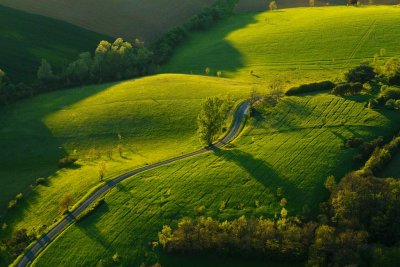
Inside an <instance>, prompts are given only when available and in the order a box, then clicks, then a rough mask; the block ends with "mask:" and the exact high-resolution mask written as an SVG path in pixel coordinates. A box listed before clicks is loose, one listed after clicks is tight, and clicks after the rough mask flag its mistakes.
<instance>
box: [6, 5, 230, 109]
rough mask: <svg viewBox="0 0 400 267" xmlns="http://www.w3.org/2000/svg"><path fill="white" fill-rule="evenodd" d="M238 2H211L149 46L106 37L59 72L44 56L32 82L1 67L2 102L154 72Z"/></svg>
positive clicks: (137, 41)
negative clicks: (20, 79)
mask: <svg viewBox="0 0 400 267" xmlns="http://www.w3.org/2000/svg"><path fill="white" fill-rule="evenodd" d="M236 3H237V0H217V1H216V2H215V3H214V4H213V5H212V6H210V7H206V8H204V9H203V10H202V11H201V12H200V13H199V14H197V15H195V16H192V17H191V18H190V19H189V21H188V22H186V23H185V24H184V25H183V26H181V27H176V28H173V29H171V30H170V31H169V32H167V33H166V34H165V35H164V36H162V37H161V38H160V39H159V40H158V41H157V42H155V43H154V44H152V45H150V46H146V45H145V44H144V43H143V42H142V41H141V40H139V39H136V40H135V41H134V42H132V43H131V42H127V41H124V40H123V39H122V38H117V39H116V40H115V41H114V42H108V41H104V40H103V41H101V42H100V43H99V45H98V46H97V48H96V49H95V51H94V53H90V52H84V53H81V54H80V55H79V57H78V58H77V59H76V60H75V61H73V62H71V63H70V64H68V65H67V66H65V68H64V69H63V70H61V71H60V72H59V73H55V71H54V70H53V68H52V66H51V64H50V63H49V62H48V61H47V60H46V59H42V61H41V63H40V66H39V68H38V70H37V80H36V81H34V82H33V83H31V84H29V85H27V84H23V83H17V84H15V83H13V82H12V81H10V80H9V78H8V77H7V75H6V73H4V71H2V70H0V106H5V105H8V104H10V103H13V102H15V101H17V100H20V99H24V98H29V97H32V96H33V95H36V94H39V93H42V92H47V91H51V90H56V89H60V88H68V87H72V86H80V85H88V84H95V83H104V82H112V81H119V80H124V79H130V78H135V77H141V76H146V75H149V74H153V73H155V72H156V70H157V68H158V66H159V65H160V64H163V63H165V62H167V61H168V60H169V58H170V57H171V56H172V54H173V52H174V49H175V48H176V47H178V46H179V45H180V44H181V43H182V42H183V41H184V40H185V39H186V38H187V35H188V33H190V32H193V31H201V30H206V29H209V28H210V27H212V26H213V25H215V24H216V23H217V22H219V21H220V20H222V19H225V18H227V17H228V16H230V15H232V13H233V10H234V7H235V4H236Z"/></svg>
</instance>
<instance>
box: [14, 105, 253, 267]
mask: <svg viewBox="0 0 400 267" xmlns="http://www.w3.org/2000/svg"><path fill="white" fill-rule="evenodd" d="M248 112H249V102H248V101H246V102H243V103H242V104H240V105H239V107H238V108H237V109H236V112H235V115H234V121H233V123H232V127H231V129H230V131H229V133H228V134H227V135H226V136H225V137H224V138H223V139H222V140H220V141H219V142H217V143H216V144H214V145H213V146H211V147H207V148H203V149H201V150H198V151H195V152H192V153H189V154H186V155H182V156H179V157H175V158H171V159H168V160H164V161H161V162H158V163H154V164H151V165H148V166H145V167H142V168H139V169H136V170H134V171H131V172H128V173H125V174H123V175H121V176H118V177H116V178H114V179H113V180H111V181H109V182H108V183H107V184H105V185H104V186H102V187H101V188H99V189H98V190H97V191H96V192H95V193H93V194H92V195H91V196H90V197H89V198H88V199H86V200H85V201H84V202H83V203H82V204H81V205H80V206H79V207H78V208H77V209H76V210H74V211H73V212H72V213H70V214H69V215H68V216H67V217H66V218H64V219H63V220H62V221H60V222H59V223H58V224H57V225H56V226H55V227H54V228H52V229H51V230H50V231H49V232H48V233H47V234H45V235H44V236H42V237H41V238H40V239H39V240H38V241H37V242H36V243H35V244H34V245H33V247H32V248H31V249H29V251H27V252H26V253H25V255H24V256H23V257H22V258H21V260H20V261H19V262H18V264H17V266H18V267H22V266H28V264H29V263H30V262H31V261H32V260H33V259H35V257H37V256H38V255H39V253H40V251H41V250H42V249H43V248H44V247H45V246H46V245H48V244H49V243H50V242H51V241H52V240H54V239H55V238H56V237H57V236H58V235H59V234H60V233H61V232H62V231H63V229H64V228H65V227H66V226H68V225H69V224H71V223H72V222H73V221H74V218H75V217H76V216H78V215H79V214H81V213H82V212H83V211H84V210H85V209H86V208H88V207H89V206H90V205H91V204H92V203H93V202H94V201H95V200H97V199H98V198H99V197H101V196H102V195H103V194H104V193H105V192H107V191H108V190H110V189H111V188H112V187H114V186H115V185H116V184H118V183H120V182H121V181H123V180H125V179H127V178H129V177H132V176H133V175H135V174H138V173H141V172H144V171H148V170H151V169H154V168H157V167H159V166H163V165H166V164H169V163H172V162H175V161H178V160H181V159H186V158H190V157H193V156H196V155H200V154H204V153H207V152H209V151H212V150H213V149H214V148H218V147H221V146H223V145H225V144H226V143H228V142H230V141H231V140H232V139H233V138H234V137H235V135H236V134H237V133H238V131H239V129H240V126H241V124H242V121H243V118H244V116H245V115H247V114H248Z"/></svg>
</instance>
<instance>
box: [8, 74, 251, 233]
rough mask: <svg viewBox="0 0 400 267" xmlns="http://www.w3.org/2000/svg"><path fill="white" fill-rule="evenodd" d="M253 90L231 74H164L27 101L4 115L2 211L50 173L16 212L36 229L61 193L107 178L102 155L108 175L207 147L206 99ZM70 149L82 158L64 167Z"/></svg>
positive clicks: (23, 224) (16, 224) (79, 192)
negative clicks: (202, 119) (200, 122)
mask: <svg viewBox="0 0 400 267" xmlns="http://www.w3.org/2000/svg"><path fill="white" fill-rule="evenodd" d="M249 90H250V87H249V86H247V85H246V84H243V83H240V82H235V81H229V80H226V79H218V78H211V77H210V78H204V77H197V76H188V75H187V76H183V75H159V76H154V77H148V78H143V79H139V80H132V81H128V82H122V83H116V84H106V85H99V86H91V87H86V88H75V89H68V90H63V91H57V92H54V93H50V94H46V95H41V96H38V97H36V98H34V99H33V100H27V101H23V102H20V103H18V104H16V105H15V106H12V107H10V108H8V109H7V110H5V112H3V113H2V114H1V117H0V122H1V127H0V129H1V131H0V140H1V141H0V142H1V143H0V144H1V147H2V149H1V150H0V157H1V158H2V161H1V162H0V177H1V181H0V182H1V185H2V186H1V194H0V203H1V207H2V209H1V211H2V213H4V211H5V206H6V203H7V202H8V201H9V200H11V199H12V198H14V197H15V195H16V194H17V193H19V192H23V193H25V192H28V191H29V190H28V189H29V185H30V184H34V183H35V180H36V178H38V177H48V176H50V178H49V185H48V186H39V187H37V188H36V189H35V190H34V192H33V193H32V194H30V196H29V198H28V199H26V200H25V201H24V202H23V203H22V205H21V207H20V208H18V209H17V210H16V211H13V212H11V213H9V217H11V218H12V219H11V220H10V221H9V222H8V224H9V225H10V226H11V227H12V229H19V228H27V229H32V228H33V227H36V229H37V227H39V226H41V225H43V224H47V223H48V222H49V221H52V219H53V218H54V217H56V216H57V214H58V202H59V199H60V198H61V196H63V195H64V194H66V193H71V194H73V195H74V197H75V198H76V199H79V198H81V197H83V196H84V195H85V193H86V192H87V191H88V190H89V189H90V188H91V187H93V186H95V185H96V184H99V183H100V180H99V178H98V174H97V172H98V163H99V162H101V161H106V162H107V169H108V171H107V173H106V174H107V177H114V176H116V175H117V174H120V173H122V172H123V171H124V170H125V171H127V170H131V169H133V168H135V167H139V166H144V165H146V164H150V163H154V162H156V161H160V160H162V159H166V158H169V157H172V156H175V155H180V154H182V153H185V152H191V151H193V150H194V149H197V148H199V147H201V143H200V142H199V140H198V137H197V135H196V117H197V114H198V112H199V110H200V106H201V102H202V99H204V98H206V97H207V96H212V95H215V96H220V97H223V98H224V97H226V96H227V95H230V96H231V98H232V99H239V98H246V97H247V96H248V95H249ZM177 125H178V127H177ZM21 140H24V141H23V142H21ZM118 145H120V146H121V147H122V152H123V153H122V157H121V156H120V155H119V151H117V149H116V148H117V146H118ZM65 155H72V156H76V157H77V158H79V161H78V162H77V164H76V166H74V167H73V168H69V169H63V170H58V169H57V162H58V160H59V159H60V158H62V157H64V156H65ZM21 163H23V164H21ZM12 229H11V228H10V229H9V230H12Z"/></svg>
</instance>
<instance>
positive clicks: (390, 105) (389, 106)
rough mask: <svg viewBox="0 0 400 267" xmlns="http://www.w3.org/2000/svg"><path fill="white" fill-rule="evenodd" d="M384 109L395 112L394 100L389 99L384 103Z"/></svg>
mask: <svg viewBox="0 0 400 267" xmlns="http://www.w3.org/2000/svg"><path fill="white" fill-rule="evenodd" d="M385 107H386V108H387V109H391V110H395V109H396V100H394V99H389V100H388V101H386V104H385Z"/></svg>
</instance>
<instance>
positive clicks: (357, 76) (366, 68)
mask: <svg viewBox="0 0 400 267" xmlns="http://www.w3.org/2000/svg"><path fill="white" fill-rule="evenodd" d="M375 76H376V72H375V70H374V68H373V67H371V66H370V65H368V64H365V63H363V64H361V65H359V66H357V67H355V68H353V69H351V70H349V71H348V72H347V73H346V74H345V78H346V81H347V82H349V83H357V82H358V83H362V84H363V83H367V82H370V81H372V80H373V79H374V78H375Z"/></svg>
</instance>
